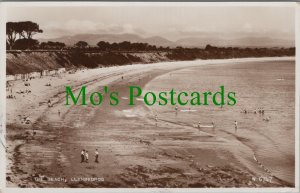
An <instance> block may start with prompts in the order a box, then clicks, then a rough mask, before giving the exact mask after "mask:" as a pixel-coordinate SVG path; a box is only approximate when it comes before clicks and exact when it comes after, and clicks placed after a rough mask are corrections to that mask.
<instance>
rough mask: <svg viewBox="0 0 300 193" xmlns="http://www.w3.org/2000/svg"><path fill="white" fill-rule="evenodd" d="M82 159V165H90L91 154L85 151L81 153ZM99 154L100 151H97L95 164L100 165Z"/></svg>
mask: <svg viewBox="0 0 300 193" xmlns="http://www.w3.org/2000/svg"><path fill="white" fill-rule="evenodd" d="M80 157H81V162H80V163H83V162H85V163H88V162H89V152H88V151H87V150H85V149H83V150H82V151H81V153H80ZM98 158H99V152H98V149H96V151H95V163H99V160H98Z"/></svg>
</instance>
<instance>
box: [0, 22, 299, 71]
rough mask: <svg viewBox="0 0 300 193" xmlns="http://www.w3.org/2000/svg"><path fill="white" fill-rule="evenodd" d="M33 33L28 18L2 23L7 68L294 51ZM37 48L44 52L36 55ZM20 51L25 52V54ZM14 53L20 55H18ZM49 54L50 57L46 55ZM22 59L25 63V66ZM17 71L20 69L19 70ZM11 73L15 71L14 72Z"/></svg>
mask: <svg viewBox="0 0 300 193" xmlns="http://www.w3.org/2000/svg"><path fill="white" fill-rule="evenodd" d="M37 33H43V30H42V29H40V28H39V25H38V24H37V23H34V22H31V21H23V22H7V23H6V46H7V53H8V54H11V55H9V56H8V59H7V64H10V65H12V66H9V67H8V68H9V69H7V70H9V71H13V68H20V69H22V68H28V69H30V70H29V71H32V70H38V69H39V70H41V69H44V68H46V69H52V68H57V67H67V68H69V67H70V68H71V67H79V66H84V67H88V68H96V67H99V66H111V65H125V64H133V63H138V62H140V63H149V62H159V61H172V60H195V59H223V58H243V57H272V56H294V55H295V48H294V47H293V48H240V47H215V46H211V45H206V47H205V48H201V47H203V45H199V48H183V47H176V48H170V47H161V46H160V47H158V46H155V45H149V44H147V43H137V42H129V41H124V42H120V43H109V42H105V41H99V42H98V43H97V46H90V45H89V44H88V43H87V42H85V41H78V42H77V43H76V44H74V45H73V46H66V45H65V44H64V43H62V42H51V41H48V42H42V43H40V42H39V41H38V40H36V39H33V36H34V35H35V34H37ZM39 52H41V53H44V54H43V55H41V54H40V55H38V53H39ZM22 53H23V54H22ZM143 53H144V54H145V53H147V54H148V55H149V57H150V58H152V59H151V60H147V59H145V57H144V56H143ZM24 54H27V56H25V55H24ZM12 55H13V56H14V57H13V56H12ZM18 57H21V58H19V59H18ZM22 57H23V62H22ZM49 57H52V58H51V59H50V58H49ZM47 58H48V60H47ZM27 61H28V62H27ZM41 62H43V63H47V65H45V66H44V67H38V65H42V64H41ZM22 63H25V66H24V64H22ZM55 63H57V64H55ZM26 65H27V66H26ZM40 68H41V69H40ZM23 71H24V70H23ZM20 72H22V70H21V71H20ZM24 72H28V70H27V69H26V70H25V71H24ZM11 73H12V74H15V73H16V72H11Z"/></svg>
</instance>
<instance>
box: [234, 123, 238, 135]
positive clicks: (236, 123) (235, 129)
mask: <svg viewBox="0 0 300 193" xmlns="http://www.w3.org/2000/svg"><path fill="white" fill-rule="evenodd" d="M237 124H238V123H237V121H234V125H235V133H236V132H237Z"/></svg>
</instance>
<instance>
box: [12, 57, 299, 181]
mask: <svg viewBox="0 0 300 193" xmlns="http://www.w3.org/2000/svg"><path fill="white" fill-rule="evenodd" d="M261 59H262V58H254V59H253V58H250V59H249V58H247V59H244V60H241V59H239V60H226V61H224V60H214V61H205V62H204V61H203V60H200V61H201V62H202V64H200V65H208V64H211V65H215V64H223V63H224V65H225V64H226V63H230V62H249V61H262V60H261ZM292 59H293V57H285V58H263V61H264V60H265V61H272V60H274V61H278V60H292ZM200 61H199V60H197V61H188V62H186V63H189V64H187V65H184V64H181V65H177V66H176V62H171V63H169V64H166V65H165V66H162V65H163V64H162V63H156V64H147V65H143V64H136V65H128V66H122V67H120V68H119V67H110V68H109V69H108V68H100V69H102V70H100V69H94V74H93V75H92V76H90V75H88V73H87V72H91V71H93V70H86V71H87V72H85V71H84V72H81V73H80V74H74V75H66V76H65V77H61V79H60V78H53V79H52V80H51V83H52V85H53V87H55V88H53V90H52V89H50V90H48V88H47V87H46V88H47V90H48V91H49V92H45V93H44V96H42V97H40V96H37V97H38V98H36V97H35V100H27V104H25V103H22V105H24V106H23V107H21V106H19V105H17V106H18V108H17V109H24V108H25V109H26V111H27V110H28V111H31V112H32V111H33V112H32V113H31V114H29V116H30V119H31V120H32V122H33V124H32V126H31V125H24V124H20V123H18V121H17V120H14V118H16V116H18V115H16V114H15V113H16V112H14V111H13V110H14V109H13V110H11V109H10V111H9V115H8V116H7V117H8V120H9V121H8V127H11V126H16V127H17V128H18V127H20V126H21V127H23V128H25V129H26V130H27V131H22V132H25V136H20V138H21V140H24V139H25V140H28V141H29V142H30V140H31V139H30V138H31V134H30V132H31V130H32V127H34V126H35V125H36V122H40V120H39V119H40V118H41V117H42V116H45V117H48V118H47V121H48V122H49V121H54V122H56V121H58V118H57V117H54V116H53V115H52V114H53V113H52V114H51V113H50V115H49V112H47V111H48V110H51V111H56V108H58V106H59V104H60V103H62V102H63V100H62V99H64V97H62V96H63V95H64V94H63V88H64V86H63V85H64V84H65V83H66V82H71V80H72V78H73V80H74V83H75V86H76V88H78V87H80V86H81V85H82V84H90V85H91V87H92V90H93V89H94V88H96V87H98V86H99V84H98V82H99V79H101V80H102V82H101V84H100V85H106V84H115V86H121V87H124V86H125V85H126V84H128V83H131V82H140V80H138V79H136V78H134V76H136V75H138V76H141V77H144V78H141V79H142V80H143V79H147V80H148V82H149V81H151V80H153V78H155V77H157V75H153V70H154V71H155V69H157V68H160V71H161V70H163V71H164V72H163V73H167V72H170V71H174V70H177V69H183V68H188V67H193V66H199V62H200ZM177 63H183V61H180V62H177ZM174 64H175V66H174ZM126 68H128V69H126ZM105 70H107V71H109V72H106V73H105V72H104V73H105V74H102V75H99V73H101V72H99V71H105ZM124 70H126V71H125V72H124ZM147 73H148V76H147ZM151 73H152V74H151ZM160 73H162V72H160ZM149 74H150V76H149ZM154 74H155V73H154ZM78 76H81V79H82V80H78V79H77V77H78ZM122 76H124V77H126V78H127V77H132V78H130V80H129V81H127V83H124V82H123V81H121V80H120V77H122ZM145 76H147V77H145ZM126 78H125V79H126ZM45 79H46V80H42V81H39V83H37V84H39V86H38V89H43V88H44V89H45V87H44V84H43V83H46V82H47V81H48V80H49V79H51V77H45ZM62 79H63V80H62ZM68 80H69V81H68ZM34 81H35V80H33V82H32V86H34V84H35V83H34ZM77 81H79V82H77ZM19 82H20V81H19ZM21 83H22V82H21ZM119 83H121V85H120V84H119ZM42 87H43V88H42ZM38 89H37V91H38ZM37 91H32V94H35V93H36V92H37ZM39 92H40V93H41V91H39ZM42 92H43V91H42ZM48 96H53V97H51V99H52V98H53V104H54V107H53V108H52V107H51V109H49V108H48V107H47V106H46V100H45V99H46V98H47V97H48ZM24 98H25V99H27V98H28V97H27V96H25V97H24ZM10 100H14V99H10ZM16 100H19V97H18V98H17V99H16ZM37 102H38V103H39V104H40V105H38V109H39V110H36V109H35V108H34V107H32V105H33V104H32V103H37ZM7 106H9V105H7ZM120 107H121V106H120ZM122 107H124V106H122ZM125 107H126V106H125ZM33 109H35V110H36V112H34V110H33ZM11 111H12V112H11ZM22 113H24V112H21V114H22ZM68 113H69V110H65V111H61V114H62V115H63V116H65V114H68ZM18 114H19V113H18ZM42 119H43V118H42ZM147 122H149V123H150V124H153V120H151V119H148V120H147ZM50 123H51V122H50ZM165 126H166V127H169V126H167V124H166V125H165ZM176 127H178V125H177V126H176ZM186 129H187V130H188V131H189V132H191V131H190V129H189V128H186ZM15 132H16V133H17V132H18V131H17V130H16V131H15ZM26 132H29V133H28V134H26ZM36 132H37V134H38V132H39V130H37V131H36ZM203 134H204V136H205V135H206V134H205V133H203ZM61 135H62V134H61ZM201 135H202V134H201ZM8 136H9V137H11V136H10V134H9V133H8ZM7 142H8V144H9V149H10V152H11V154H13V152H15V148H16V147H14V145H15V144H13V143H12V142H11V141H10V140H9V138H8V140H7ZM15 153H16V152H15ZM8 159H10V158H8ZM11 161H14V160H13V159H12V160H11ZM10 164H11V165H7V167H8V168H10V167H11V166H14V165H13V163H12V162H11V163H10ZM224 167H225V166H224ZM131 169H134V168H131ZM125 170H126V169H125ZM208 170H210V169H208ZM232 170H233V171H234V169H232ZM153 172H155V170H153ZM25 176H26V174H25ZM13 180H14V179H13ZM16 181H18V179H16ZM18 183H21V182H16V183H15V184H18ZM251 183H253V185H254V182H251ZM249 186H250V185H249Z"/></svg>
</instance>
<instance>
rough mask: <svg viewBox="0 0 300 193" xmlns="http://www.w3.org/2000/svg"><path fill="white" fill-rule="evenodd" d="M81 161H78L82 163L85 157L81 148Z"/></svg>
mask: <svg viewBox="0 0 300 193" xmlns="http://www.w3.org/2000/svg"><path fill="white" fill-rule="evenodd" d="M80 156H81V162H80V163H82V162H84V157H85V150H84V149H83V150H82V151H81V155H80Z"/></svg>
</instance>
